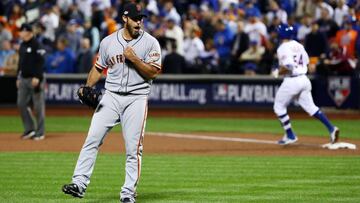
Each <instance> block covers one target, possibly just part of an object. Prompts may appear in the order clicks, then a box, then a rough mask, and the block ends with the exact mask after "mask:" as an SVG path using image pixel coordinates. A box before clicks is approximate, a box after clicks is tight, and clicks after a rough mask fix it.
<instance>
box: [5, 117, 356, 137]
mask: <svg viewBox="0 0 360 203" xmlns="http://www.w3.org/2000/svg"><path fill="white" fill-rule="evenodd" d="M90 120H91V118H90V117H75V116H69V117H54V116H48V117H47V118H46V131H47V132H86V131H87V130H88V128H89V124H90ZM332 122H333V123H334V124H335V125H337V126H340V127H341V136H342V137H344V138H359V139H360V120H332ZM64 126H65V127H64ZM292 126H293V128H294V130H295V132H296V133H297V134H299V135H305V136H306V135H310V136H323V135H324V134H327V131H326V129H325V127H324V126H323V125H322V124H321V123H320V122H319V121H317V120H315V119H292ZM146 131H152V132H244V133H277V134H282V133H283V130H282V127H281V126H280V123H279V121H277V120H276V119H234V118H159V117H152V118H151V117H150V118H149V119H148V121H147V126H146ZM0 132H18V133H21V132H22V125H21V121H20V119H19V117H16V116H0Z"/></svg>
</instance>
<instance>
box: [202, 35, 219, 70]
mask: <svg viewBox="0 0 360 203" xmlns="http://www.w3.org/2000/svg"><path fill="white" fill-rule="evenodd" d="M200 61H201V65H202V68H201V69H202V70H203V73H219V72H220V70H219V54H218V52H217V50H216V48H215V45H214V40H213V39H210V38H209V39H207V40H206V41H205V50H204V51H203V52H201V53H200Z"/></svg>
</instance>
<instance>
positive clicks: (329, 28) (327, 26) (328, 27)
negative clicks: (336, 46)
mask: <svg viewBox="0 0 360 203" xmlns="http://www.w3.org/2000/svg"><path fill="white" fill-rule="evenodd" d="M317 24H318V25H319V31H320V32H322V33H324V34H325V36H326V38H327V40H329V41H331V40H332V39H333V38H334V37H335V35H336V32H337V31H338V30H339V27H338V26H337V24H336V22H335V21H334V20H333V19H332V18H331V17H330V16H329V11H328V9H326V8H323V9H321V17H320V19H319V20H317Z"/></svg>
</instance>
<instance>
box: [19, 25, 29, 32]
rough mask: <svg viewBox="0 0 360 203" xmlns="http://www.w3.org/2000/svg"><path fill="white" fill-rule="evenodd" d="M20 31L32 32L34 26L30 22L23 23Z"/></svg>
mask: <svg viewBox="0 0 360 203" xmlns="http://www.w3.org/2000/svg"><path fill="white" fill-rule="evenodd" d="M20 31H28V32H32V26H31V25H30V24H28V23H23V24H22V25H21V27H20Z"/></svg>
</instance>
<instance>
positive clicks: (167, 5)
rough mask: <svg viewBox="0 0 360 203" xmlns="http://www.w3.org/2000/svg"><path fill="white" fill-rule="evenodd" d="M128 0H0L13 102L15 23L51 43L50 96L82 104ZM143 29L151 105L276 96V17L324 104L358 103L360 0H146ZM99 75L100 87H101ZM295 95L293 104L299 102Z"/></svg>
mask: <svg viewBox="0 0 360 203" xmlns="http://www.w3.org/2000/svg"><path fill="white" fill-rule="evenodd" d="M126 2H129V1H122V0H48V1H45V0H2V1H1V2H0V46H1V50H0V75H1V77H0V87H1V88H2V89H4V91H6V92H7V93H6V95H8V96H7V97H2V98H1V99H0V105H9V104H10V105H11V104H15V103H16V87H15V82H14V81H15V77H16V75H17V63H18V49H19V43H21V41H20V40H19V29H20V26H21V24H22V23H25V22H27V23H30V24H31V25H32V26H33V28H34V30H35V33H36V37H37V39H38V41H39V42H40V43H41V44H42V45H43V47H45V49H46V51H47V53H46V62H45V65H44V69H45V70H46V73H47V78H48V81H47V82H48V84H47V90H46V99H47V103H48V104H78V101H77V98H76V94H75V93H74V92H76V89H77V88H78V87H79V86H80V85H81V84H83V83H84V81H85V80H86V74H87V73H88V72H89V70H90V68H91V67H92V65H93V62H94V61H95V59H96V55H97V51H98V47H99V43H100V41H101V40H102V39H103V38H104V37H106V36H107V35H109V34H111V33H112V32H115V31H116V30H118V29H120V28H121V26H122V25H121V20H120V19H121V11H122V7H123V5H124V4H125V3H126ZM133 2H137V3H139V4H141V5H142V7H143V8H144V9H145V11H146V13H147V15H148V17H147V18H145V19H144V30H146V31H147V32H149V33H150V34H152V35H153V36H155V37H156V38H157V39H158V40H159V42H160V45H161V48H162V56H163V57H162V59H163V74H162V75H161V76H160V77H159V78H158V79H157V80H156V81H155V83H154V86H153V90H152V93H151V95H150V102H151V103H153V104H154V105H155V106H157V105H158V106H206V107H211V106H214V107H219V106H232V107H235V106H255V107H258V106H265V107H270V106H272V103H273V99H274V97H275V92H276V90H277V88H278V86H279V85H280V83H281V79H274V78H273V77H272V71H273V70H274V69H276V68H277V66H278V65H277V58H276V49H277V47H278V45H279V39H278V36H277V33H276V27H277V25H279V24H281V23H287V24H290V25H292V26H293V27H294V28H295V33H294V36H293V38H294V39H296V40H297V41H299V42H301V43H302V44H303V45H304V46H305V49H306V51H307V52H308V54H309V56H310V58H311V60H310V64H309V73H308V75H309V77H310V78H311V81H312V83H313V95H314V100H315V101H316V102H317V105H319V106H329V107H335V108H346V109H347V108H350V109H359V106H360V102H359V100H360V99H359V98H360V93H359V92H360V91H359V89H360V88H359V83H360V82H359V81H360V80H359V63H358V59H359V53H360V34H359V32H360V21H359V17H360V1H356V0H301V1H297V0H194V1H185V0H175V1H168V0H158V1H156V0H146V1H133ZM101 84H102V85H103V83H100V87H98V88H101ZM294 105H296V104H294Z"/></svg>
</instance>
